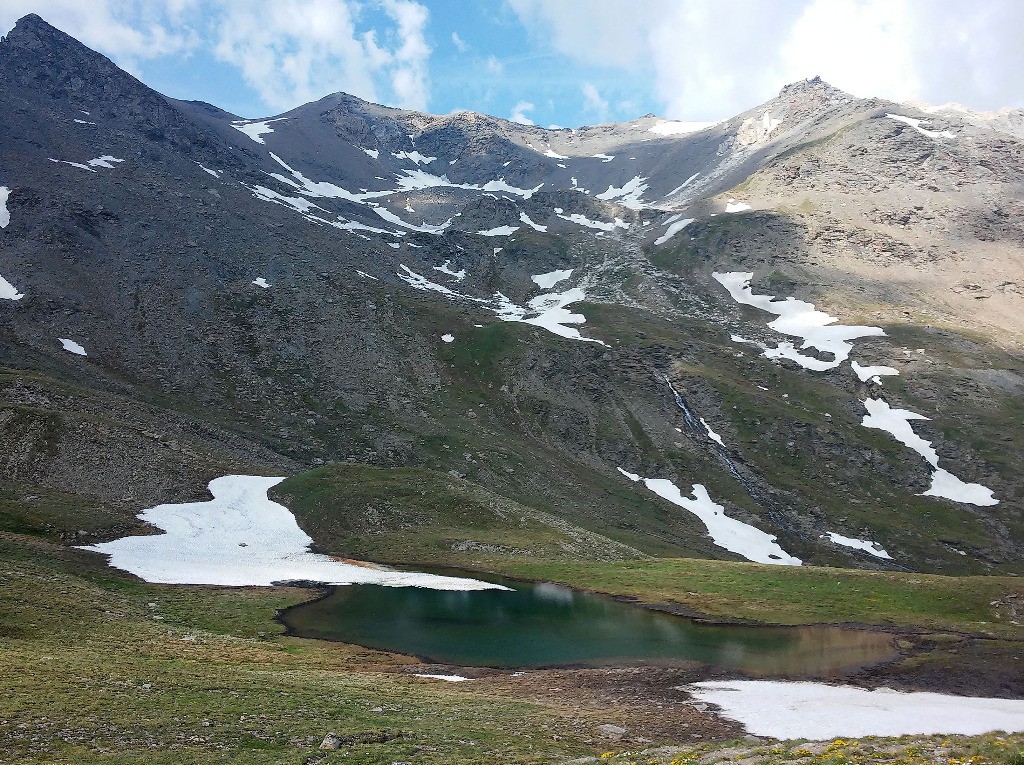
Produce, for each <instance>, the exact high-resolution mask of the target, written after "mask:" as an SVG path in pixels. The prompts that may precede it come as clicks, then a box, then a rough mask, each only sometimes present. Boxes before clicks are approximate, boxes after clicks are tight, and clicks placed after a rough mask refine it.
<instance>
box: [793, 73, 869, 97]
mask: <svg viewBox="0 0 1024 765" xmlns="http://www.w3.org/2000/svg"><path fill="white" fill-rule="evenodd" d="M779 98H789V99H793V98H797V99H801V100H804V99H813V100H817V101H821V102H824V103H834V102H836V101H842V100H844V99H849V98H852V96H851V95H850V94H849V93H847V92H846V91H843V90H840V89H839V88H836V87H834V86H832V85H830V84H828V83H827V82H825V81H824V80H823V79H821V77H819V76H817V75H815V76H814V77H808V78H807V79H806V80H797V81H796V82H791V83H789V84H788V85H784V86H783V87H782V90H780V91H779Z"/></svg>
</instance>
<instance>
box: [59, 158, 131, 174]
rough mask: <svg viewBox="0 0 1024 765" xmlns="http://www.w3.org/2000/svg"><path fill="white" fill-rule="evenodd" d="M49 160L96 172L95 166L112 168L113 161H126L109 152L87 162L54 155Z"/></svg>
mask: <svg viewBox="0 0 1024 765" xmlns="http://www.w3.org/2000/svg"><path fill="white" fill-rule="evenodd" d="M49 160H50V161H51V162H58V163H60V164H62V165H71V166H72V167H77V168H79V169H81V170H88V171H89V172H90V173H95V172H96V171H95V170H93V168H94V167H106V168H111V169H112V168H113V167H114V166H113V165H112V164H111V163H112V162H124V160H123V159H118V158H117V157H112V156H110V155H109V154H104V155H103V156H102V157H96V159H90V160H89V161H88V162H87V163H85V164H82V163H81V162H69V161H68V160H66V159H54V158H53V157H50V158H49Z"/></svg>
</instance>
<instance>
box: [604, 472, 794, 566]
mask: <svg viewBox="0 0 1024 765" xmlns="http://www.w3.org/2000/svg"><path fill="white" fill-rule="evenodd" d="M619 472H620V473H622V474H623V475H624V476H626V477H627V478H629V479H630V480H631V481H634V482H641V481H642V482H643V484H644V485H645V486H646V487H647V488H648V489H650V490H651V491H653V492H654V493H655V494H657V495H658V496H659V497H661V498H662V499H666V500H668V501H669V502H671V503H672V504H673V505H678V506H679V507H681V508H683V509H684V510H688V511H689V512H691V513H693V514H694V515H696V516H697V517H698V518H700V520H701V521H702V522H703V523H704V525H705V526H706V527H707V530H708V534H709V535H710V536H711V540H712V541H713V542H714V543H715V544H716V545H718V546H719V547H721V548H722V549H725V550H728V551H730V552H734V553H736V554H737V555H742V556H743V557H744V558H746V559H747V560H749V561H754V562H755V563H768V564H773V565H782V566H799V565H801V563H802V562H803V561H801V560H800V559H799V558H794V557H793V556H791V555H790V554H789V553H787V552H786V551H785V550H783V549H782V548H781V547H779V545H778V543H777V542H776V537H774V536H772V535H771V534H768V533H766V532H764V531H761V529H759V528H757V527H755V526H751V525H750V524H747V523H743V522H742V521H738V520H736V519H735V518H730V517H729V516H727V515H726V514H725V508H724V507H722V506H721V505H718V504H715V502H713V501H712V500H711V497H709V496H708V492H707V489H705V488H704V486H703V485H702V484H699V483H695V484H693V497H692V498H690V497H684V496H683V495H682V492H680V491H679V488H678V487H677V486H676V485H675V484H674V483H672V482H671V481H669V480H668V479H665V478H641V477H640V476H638V475H635V474H634V473H627V472H626V471H625V470H623V469H622V468H619Z"/></svg>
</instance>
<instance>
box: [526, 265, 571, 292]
mask: <svg viewBox="0 0 1024 765" xmlns="http://www.w3.org/2000/svg"><path fill="white" fill-rule="evenodd" d="M572 271H573V270H572V269H571V268H566V269H563V270H560V271H549V272H548V273H546V274H536V275H534V276H531V277H530V279H531V280H533V283H534V284H536V285H537V286H538V287H540V288H541V289H542V290H549V289H551V288H552V287H554V286H555V285H556V284H558V283H559V282H560V281H562V280H564V279H568V278H569V277H570V276H572Z"/></svg>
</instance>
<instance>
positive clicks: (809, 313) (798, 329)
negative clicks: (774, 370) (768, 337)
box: [712, 272, 885, 372]
mask: <svg viewBox="0 0 1024 765" xmlns="http://www.w3.org/2000/svg"><path fill="white" fill-rule="evenodd" d="M712 276H713V277H714V278H715V280H716V281H717V282H718V283H719V284H721V285H722V286H723V287H725V288H726V289H727V290H729V294H730V295H731V296H732V298H733V300H735V301H736V302H737V303H742V304H743V305H750V306H753V307H754V308H759V309H761V310H762V311H767V312H768V313H774V314H775V315H776V316H778V317H779V318H778V319H775V320H773V321H771V322H769V323H768V326H769V327H770V328H771V329H773V330H775V331H776V332H779V333H781V334H783V335H791V336H793V337H800V338H803V341H804V342H803V345H801V346H800V347H801V349H803V348H815V349H817V350H819V351H822V352H824V353H830V354H832V355H833V357H834V358H833V360H832V361H823V360H821V359H817V358H814V357H813V356H806V355H804V354H802V353H800V352H799V351H798V350H797V349H796V348H795V347H794V346H793V344H792V343H789V342H783V343H779V345H778V346H777V347H776V348H768V347H767V346H765V345H763V344H761V343H755V344H756V345H758V346H759V347H761V348H762V350H764V355H765V356H766V357H768V358H787V359H791V360H793V361H795V362H796V363H798V364H799V365H800V366H802V367H804V368H805V369H810V370H813V371H816V372H823V371H825V370H827V369H833V368H835V367H837V366H839V365H840V364H842V363H843V362H844V361H846V359H847V358H849V356H850V351H852V350H853V345H852V344H851V343H850V341H851V340H855V339H857V338H859V337H869V336H878V335H884V334H885V332H884V331H883V330H882V328H881V327H858V326H846V325H843V324H835V325H834V326H829V325H833V324H834V322H836V321H838V319H836V317H834V316H829V315H828V314H827V313H825V312H824V311H816V310H815V309H814V304H813V303H806V302H804V301H803V300H796V299H795V298H792V297H789V298H786V299H785V300H776V299H775V298H774V297H772V296H769V295H755V294H753V292H751V289H750V280H751V279H752V278H753V276H754V275H753V274H752V273H740V272H732V273H717V272H716V273H713V274H712ZM737 337H738V336H737V335H734V336H733V338H734V339H736V338H737ZM738 342H749V341H743V340H742V338H740V340H739V341H738Z"/></svg>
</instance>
